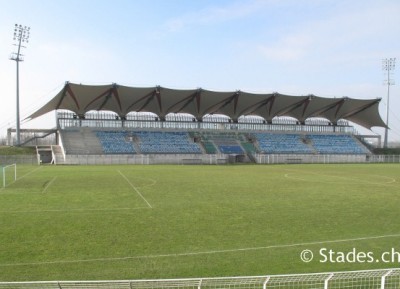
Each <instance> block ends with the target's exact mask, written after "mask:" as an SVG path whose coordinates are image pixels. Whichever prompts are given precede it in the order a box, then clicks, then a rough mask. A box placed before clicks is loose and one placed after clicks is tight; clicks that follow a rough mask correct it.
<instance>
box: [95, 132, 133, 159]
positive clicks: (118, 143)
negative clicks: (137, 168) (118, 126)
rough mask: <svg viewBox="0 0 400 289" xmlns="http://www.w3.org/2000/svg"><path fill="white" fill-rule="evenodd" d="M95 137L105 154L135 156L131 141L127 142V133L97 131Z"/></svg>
mask: <svg viewBox="0 0 400 289" xmlns="http://www.w3.org/2000/svg"><path fill="white" fill-rule="evenodd" d="M96 136H97V137H98V139H99V140H100V143H101V145H102V147H103V152H104V153H105V154H135V153H136V151H135V148H134V147H133V144H132V142H131V141H128V140H127V136H128V133H127V132H126V131H125V132H122V131H98V132H96Z"/></svg>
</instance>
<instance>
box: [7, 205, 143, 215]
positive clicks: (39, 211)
mask: <svg viewBox="0 0 400 289" xmlns="http://www.w3.org/2000/svg"><path fill="white" fill-rule="evenodd" d="M143 209H149V207H136V208H104V209H66V210H58V209H54V210H31V211H0V213H9V214H15V213H46V212H49V213H51V212H67V213H68V212H79V213H80V212H84V213H91V212H97V211H99V212H102V211H130V210H143Z"/></svg>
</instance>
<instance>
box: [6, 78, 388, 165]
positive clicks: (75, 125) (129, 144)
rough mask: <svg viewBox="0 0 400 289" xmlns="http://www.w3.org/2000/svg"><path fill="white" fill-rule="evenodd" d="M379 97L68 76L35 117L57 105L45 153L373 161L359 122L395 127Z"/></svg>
mask: <svg viewBox="0 0 400 289" xmlns="http://www.w3.org/2000/svg"><path fill="white" fill-rule="evenodd" d="M379 103H380V99H369V100H365V99H353V98H348V97H341V98H324V97H319V96H315V95H307V96H292V95H283V94H279V93H270V94H254V93H248V92H243V91H230V92H217V91H210V90H204V89H191V90H178V89H169V88H164V87H160V86H155V87H127V86H121V85H118V84H110V85H99V86H95V85H82V84H74V83H69V82H66V84H65V86H64V87H63V88H62V90H61V91H60V92H59V93H57V95H56V96H55V97H54V98H53V99H51V100H50V101H49V102H48V103H47V104H45V105H44V106H43V107H42V108H40V109H39V110H37V111H36V112H34V113H33V114H32V115H30V116H29V119H33V118H36V117H39V116H41V115H43V114H46V113H48V112H51V111H54V110H56V111H57V113H56V118H57V129H56V130H54V131H52V132H47V133H46V134H44V135H41V136H40V137H39V138H44V137H47V136H48V135H50V134H52V133H53V134H54V136H55V137H54V139H55V140H54V142H53V143H52V144H50V145H48V146H38V156H39V160H40V162H43V163H54V164H109V163H110V164H111V163H130V164H155V163H174V164H223V163H237V162H244V163H275V162H279V163H293V162H294V163H309V162H327V160H328V161H329V162H366V161H368V160H369V159H370V157H371V155H372V153H371V148H370V146H369V143H368V142H367V141H366V138H365V137H366V136H360V135H358V134H357V132H356V130H355V128H354V126H353V125H352V124H353V123H354V124H358V125H360V126H362V127H365V128H367V129H371V127H375V126H378V127H385V123H384V122H383V120H382V119H381V117H380V115H379V112H378V106H379ZM9 138H10V140H9V141H10V142H12V140H11V139H12V137H11V132H9ZM34 138H35V139H37V138H38V137H34ZM34 138H30V139H28V140H26V141H25V143H29V142H31V143H32V142H33V141H34Z"/></svg>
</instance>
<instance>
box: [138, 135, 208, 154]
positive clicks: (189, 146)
mask: <svg viewBox="0 0 400 289" xmlns="http://www.w3.org/2000/svg"><path fill="white" fill-rule="evenodd" d="M134 136H135V137H136V138H137V142H138V145H139V148H140V151H141V152H142V153H144V154H156V153H167V154H171V153H174V154H201V153H202V151H201V149H200V147H199V145H198V144H197V143H194V142H193V141H192V140H191V139H190V138H189V135H188V133H186V132H158V131H140V132H135V133H134Z"/></svg>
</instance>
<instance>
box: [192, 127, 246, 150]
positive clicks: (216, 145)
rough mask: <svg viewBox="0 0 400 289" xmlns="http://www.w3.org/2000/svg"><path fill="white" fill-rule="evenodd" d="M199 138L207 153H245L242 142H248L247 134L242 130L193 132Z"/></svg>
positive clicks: (193, 135)
mask: <svg viewBox="0 0 400 289" xmlns="http://www.w3.org/2000/svg"><path fill="white" fill-rule="evenodd" d="M191 136H192V137H193V138H199V139H200V140H201V142H202V144H203V146H204V149H205V151H206V153H207V154H215V153H218V152H220V153H223V154H244V151H243V148H242V146H241V143H246V136H245V134H244V133H240V132H225V131H204V132H193V133H191Z"/></svg>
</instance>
